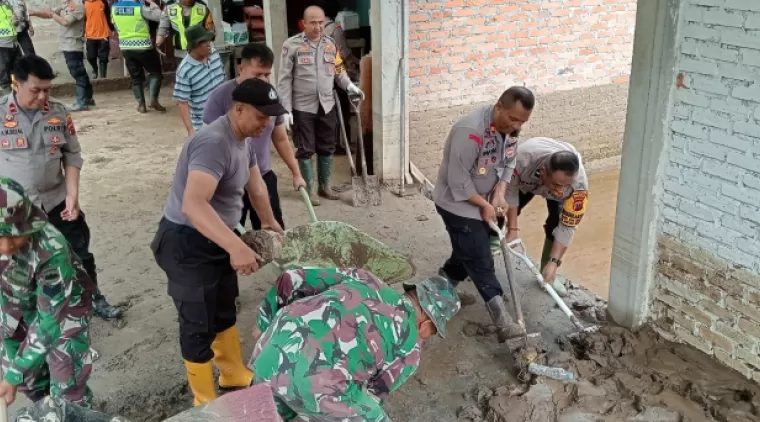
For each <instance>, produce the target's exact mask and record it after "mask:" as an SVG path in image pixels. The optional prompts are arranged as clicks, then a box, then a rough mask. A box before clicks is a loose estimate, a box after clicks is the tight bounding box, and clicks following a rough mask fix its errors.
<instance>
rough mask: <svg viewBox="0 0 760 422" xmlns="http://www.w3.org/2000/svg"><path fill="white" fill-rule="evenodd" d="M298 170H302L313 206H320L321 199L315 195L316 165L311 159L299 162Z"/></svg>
mask: <svg viewBox="0 0 760 422" xmlns="http://www.w3.org/2000/svg"><path fill="white" fill-rule="evenodd" d="M298 169H299V170H301V177H303V180H305V181H306V190H308V191H309V199H310V200H311V205H312V206H314V207H316V206H319V204H320V202H319V198H318V197H317V195H315V194H314V165H313V164H312V162H311V158H310V159H308V160H298Z"/></svg>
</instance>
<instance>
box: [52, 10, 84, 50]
mask: <svg viewBox="0 0 760 422" xmlns="http://www.w3.org/2000/svg"><path fill="white" fill-rule="evenodd" d="M53 13H55V14H57V15H60V16H61V17H62V18H64V19H66V22H68V26H63V25H62V26H61V32H60V35H59V42H60V45H61V51H75V52H83V51H84V4H83V3H82V0H69V1H68V2H66V4H64V5H62V6H59V7H56V8H55V9H53Z"/></svg>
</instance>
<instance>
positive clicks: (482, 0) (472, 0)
mask: <svg viewBox="0 0 760 422" xmlns="http://www.w3.org/2000/svg"><path fill="white" fill-rule="evenodd" d="M465 4H466V5H467V6H484V5H486V4H488V0H466V1H465Z"/></svg>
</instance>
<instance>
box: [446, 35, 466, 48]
mask: <svg viewBox="0 0 760 422" xmlns="http://www.w3.org/2000/svg"><path fill="white" fill-rule="evenodd" d="M464 40H465V39H464V38H462V37H449V38H446V39H445V40H443V43H442V44H443V45H446V46H452V45H462V44H464Z"/></svg>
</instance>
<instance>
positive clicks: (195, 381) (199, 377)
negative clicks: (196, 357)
mask: <svg viewBox="0 0 760 422" xmlns="http://www.w3.org/2000/svg"><path fill="white" fill-rule="evenodd" d="M185 368H186V369H187V381H188V382H189V383H190V389H191V390H192V391H193V396H194V397H195V399H194V400H193V406H198V405H201V404H205V403H208V402H210V401H213V400H215V399H216V388H215V387H214V368H213V367H212V366H211V362H206V363H194V362H188V361H185Z"/></svg>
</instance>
